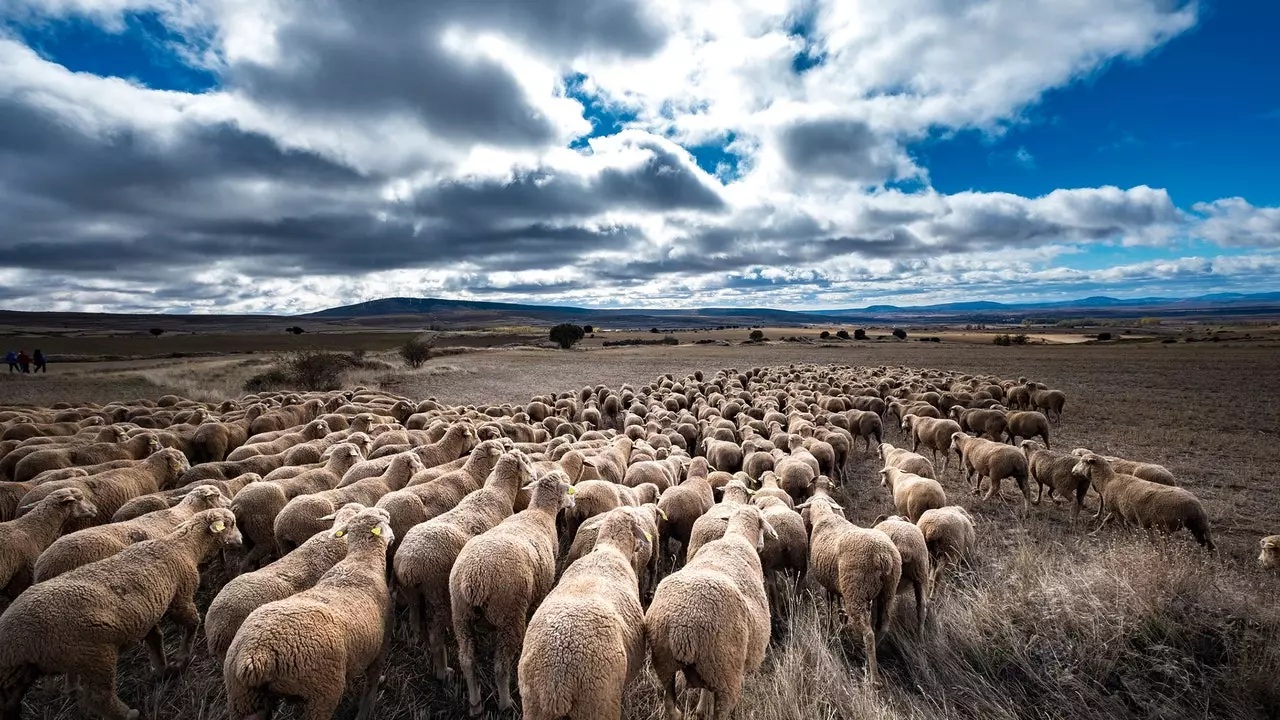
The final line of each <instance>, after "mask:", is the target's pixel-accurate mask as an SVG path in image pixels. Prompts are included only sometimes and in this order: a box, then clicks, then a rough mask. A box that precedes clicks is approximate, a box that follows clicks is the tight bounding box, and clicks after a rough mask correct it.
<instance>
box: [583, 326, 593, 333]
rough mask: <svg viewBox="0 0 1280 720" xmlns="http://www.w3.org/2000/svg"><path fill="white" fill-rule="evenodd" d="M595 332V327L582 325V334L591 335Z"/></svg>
mask: <svg viewBox="0 0 1280 720" xmlns="http://www.w3.org/2000/svg"><path fill="white" fill-rule="evenodd" d="M595 331H596V329H595V327H593V326H591V325H583V326H582V332H584V333H587V334H591V333H593V332H595Z"/></svg>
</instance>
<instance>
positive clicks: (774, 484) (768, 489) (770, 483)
mask: <svg viewBox="0 0 1280 720" xmlns="http://www.w3.org/2000/svg"><path fill="white" fill-rule="evenodd" d="M759 480H760V487H759V489H757V490H756V492H755V495H756V496H757V497H774V498H777V499H778V500H779V501H781V502H782V504H784V505H786V506H787V508H794V507H795V506H796V503H795V500H794V499H793V498H792V497H791V493H789V492H787V491H786V490H783V489H782V488H781V487H779V486H778V476H777V474H776V473H774V472H772V471H769V472H765V473H764V474H763V475H761V476H760V478H759ZM757 504H758V503H757Z"/></svg>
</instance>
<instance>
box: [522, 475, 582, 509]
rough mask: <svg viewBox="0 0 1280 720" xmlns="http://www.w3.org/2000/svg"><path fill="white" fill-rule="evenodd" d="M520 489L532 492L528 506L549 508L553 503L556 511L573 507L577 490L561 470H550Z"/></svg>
mask: <svg viewBox="0 0 1280 720" xmlns="http://www.w3.org/2000/svg"><path fill="white" fill-rule="evenodd" d="M521 489H522V490H529V491H531V492H532V493H533V496H532V497H531V498H530V499H529V506H530V507H533V506H538V507H542V508H546V509H550V508H551V507H552V506H553V505H554V507H555V511H556V512H559V511H560V510H565V509H568V508H571V507H573V497H574V495H576V494H577V492H578V490H577V488H575V487H574V486H573V484H572V483H570V482H569V476H568V475H567V474H565V472H564V471H563V470H552V471H551V472H549V473H546V474H545V475H543V476H542V477H539V478H538V479H536V480H534V481H533V482H531V483H529V484H528V485H525V486H524V487H522V488H521Z"/></svg>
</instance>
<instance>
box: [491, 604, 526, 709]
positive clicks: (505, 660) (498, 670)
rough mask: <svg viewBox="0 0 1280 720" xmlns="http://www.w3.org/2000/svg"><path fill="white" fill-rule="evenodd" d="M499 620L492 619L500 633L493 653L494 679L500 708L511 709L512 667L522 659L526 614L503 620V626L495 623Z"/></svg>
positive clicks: (520, 613) (517, 614)
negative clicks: (521, 651) (518, 659)
mask: <svg viewBox="0 0 1280 720" xmlns="http://www.w3.org/2000/svg"><path fill="white" fill-rule="evenodd" d="M497 619H498V618H493V617H491V618H490V622H492V623H493V624H494V627H498V628H501V629H500V630H499V631H498V637H497V645H496V647H495V648H494V653H493V679H494V682H495V683H496V684H497V686H498V707H499V708H501V709H503V710H509V709H511V705H512V702H511V665H512V664H513V663H514V662H515V660H516V659H517V658H519V657H520V650H521V647H522V646H523V645H524V631H525V623H526V621H525V613H524V612H523V611H521V612H519V613H515V614H513V615H512V616H511V617H507V618H503V619H502V620H501V622H502V624H501V625H499V624H498V623H496V622H494V620H497Z"/></svg>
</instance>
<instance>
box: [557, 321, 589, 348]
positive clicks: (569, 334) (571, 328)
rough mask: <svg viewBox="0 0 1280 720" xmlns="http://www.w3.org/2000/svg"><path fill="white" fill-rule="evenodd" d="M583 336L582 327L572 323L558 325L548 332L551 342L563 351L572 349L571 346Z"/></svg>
mask: <svg viewBox="0 0 1280 720" xmlns="http://www.w3.org/2000/svg"><path fill="white" fill-rule="evenodd" d="M584 334H585V333H584V331H583V327H582V326H581V325H574V324H573V323H560V324H559V325H556V326H555V327H553V328H551V332H550V336H551V341H552V342H554V343H556V344H557V345H559V346H560V347H561V348H563V349H565V350H568V349H569V348H571V347H573V344H574V343H576V342H578V341H579V340H581V339H582V336H583V335H584Z"/></svg>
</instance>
